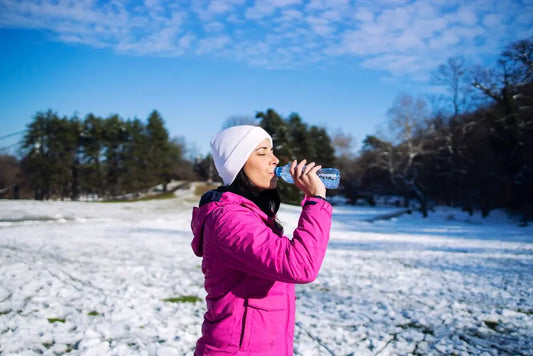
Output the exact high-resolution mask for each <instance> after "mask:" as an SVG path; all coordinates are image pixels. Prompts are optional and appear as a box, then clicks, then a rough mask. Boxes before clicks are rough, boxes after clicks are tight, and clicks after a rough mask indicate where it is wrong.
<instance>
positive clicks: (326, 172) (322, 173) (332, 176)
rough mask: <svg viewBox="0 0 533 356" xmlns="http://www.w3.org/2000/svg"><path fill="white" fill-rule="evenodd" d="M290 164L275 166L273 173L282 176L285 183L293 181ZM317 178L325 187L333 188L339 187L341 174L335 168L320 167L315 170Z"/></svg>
mask: <svg viewBox="0 0 533 356" xmlns="http://www.w3.org/2000/svg"><path fill="white" fill-rule="evenodd" d="M290 168H291V164H290V163H288V164H286V165H284V166H280V167H276V168H275V169H274V174H275V175H276V176H278V177H280V178H282V179H283V180H284V181H285V182H287V183H294V180H293V179H292V176H291V172H290ZM316 174H317V176H318V178H320V180H321V181H322V182H323V183H324V185H325V186H326V188H328V189H335V188H338V187H339V182H340V179H341V175H340V173H339V170H338V169H336V168H321V169H319V170H318V172H316Z"/></svg>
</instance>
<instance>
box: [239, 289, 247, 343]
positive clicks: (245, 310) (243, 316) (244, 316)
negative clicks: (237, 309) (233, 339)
mask: <svg viewBox="0 0 533 356" xmlns="http://www.w3.org/2000/svg"><path fill="white" fill-rule="evenodd" d="M247 314H248V298H246V299H245V300H244V313H243V314H242V326H241V338H240V340H239V348H241V347H242V342H243V339H244V329H245V328H246V315H247Z"/></svg>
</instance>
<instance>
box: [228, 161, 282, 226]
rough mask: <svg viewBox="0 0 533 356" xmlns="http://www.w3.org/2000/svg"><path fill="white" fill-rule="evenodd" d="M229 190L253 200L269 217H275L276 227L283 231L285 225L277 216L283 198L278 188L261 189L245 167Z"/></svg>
mask: <svg viewBox="0 0 533 356" xmlns="http://www.w3.org/2000/svg"><path fill="white" fill-rule="evenodd" d="M229 191H231V192H232V193H235V194H239V195H242V196H243V197H245V198H246V199H249V200H251V201H252V202H254V203H255V205H257V206H258V207H259V209H261V210H262V211H263V212H264V213H265V214H267V215H268V216H269V217H274V223H275V225H276V228H277V229H279V230H280V231H281V232H283V226H282V225H281V224H280V223H279V221H278V220H277V218H276V213H277V212H278V210H279V206H280V204H281V198H280V196H279V192H278V190H277V189H266V190H262V191H260V190H259V189H257V187H256V186H255V185H254V184H253V183H252V182H251V181H250V179H249V178H248V176H247V175H246V173H244V169H241V170H240V171H239V173H238V174H237V177H235V180H234V181H233V183H231V184H230V186H229Z"/></svg>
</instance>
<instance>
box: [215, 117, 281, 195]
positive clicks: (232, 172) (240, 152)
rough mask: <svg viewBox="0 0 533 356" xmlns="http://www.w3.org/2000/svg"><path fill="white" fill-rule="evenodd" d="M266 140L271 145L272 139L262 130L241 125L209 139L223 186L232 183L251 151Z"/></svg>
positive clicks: (257, 127)
mask: <svg viewBox="0 0 533 356" xmlns="http://www.w3.org/2000/svg"><path fill="white" fill-rule="evenodd" d="M266 138H268V139H269V140H270V144H272V137H270V135H269V134H268V132H266V131H265V130H264V129H263V128H261V127H259V126H252V125H241V126H233V127H230V128H227V129H225V130H222V131H221V132H219V133H218V134H216V135H215V136H214V137H213V138H212V139H211V153H212V154H213V160H214V161H215V167H216V168H217V171H218V175H219V176H220V178H222V180H223V181H224V185H230V184H231V183H233V181H234V180H235V177H237V174H238V173H239V171H240V170H241V169H242V167H244V164H245V163H246V161H247V160H248V157H250V155H251V154H252V152H253V150H254V149H255V148H256V147H257V145H258V144H259V142H261V141H263V140H264V139H266Z"/></svg>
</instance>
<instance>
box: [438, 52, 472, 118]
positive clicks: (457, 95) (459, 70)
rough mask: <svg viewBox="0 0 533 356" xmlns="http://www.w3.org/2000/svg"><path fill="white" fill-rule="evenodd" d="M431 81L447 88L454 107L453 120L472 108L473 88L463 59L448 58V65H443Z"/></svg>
mask: <svg viewBox="0 0 533 356" xmlns="http://www.w3.org/2000/svg"><path fill="white" fill-rule="evenodd" d="M431 80H432V82H433V83H435V84H437V85H442V86H444V87H445V88H446V91H447V92H448V94H449V100H450V101H451V105H452V113H451V117H452V120H453V119H454V118H456V117H457V116H458V115H460V114H461V113H463V112H465V111H467V110H468V109H469V108H470V105H471V103H472V86H471V84H470V82H469V79H468V71H467V70H466V68H465V62H464V58H463V57H452V58H448V60H447V61H446V64H441V65H440V66H439V67H438V68H437V70H436V71H435V72H434V73H433V75H432V78H431Z"/></svg>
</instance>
